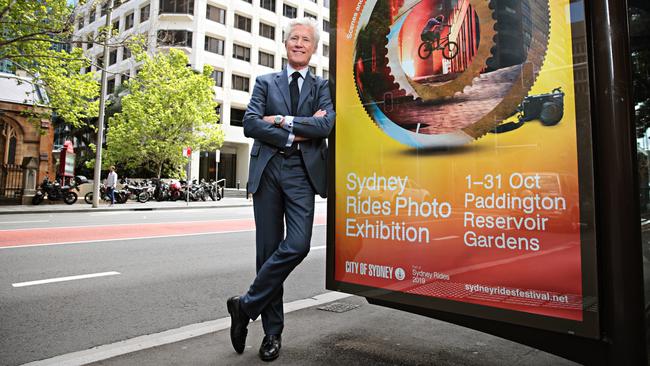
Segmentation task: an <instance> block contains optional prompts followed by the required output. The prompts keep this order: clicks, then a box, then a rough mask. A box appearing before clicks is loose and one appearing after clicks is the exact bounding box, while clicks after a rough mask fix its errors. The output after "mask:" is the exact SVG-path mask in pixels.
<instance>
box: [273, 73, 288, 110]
mask: <svg viewBox="0 0 650 366" xmlns="http://www.w3.org/2000/svg"><path fill="white" fill-rule="evenodd" d="M275 85H276V86H277V87H278V90H280V93H281V94H282V98H283V99H284V104H286V106H287V112H288V113H287V114H290V113H291V96H290V94H289V78H288V77H287V70H286V69H283V70H282V71H280V72H279V73H277V74H275Z"/></svg>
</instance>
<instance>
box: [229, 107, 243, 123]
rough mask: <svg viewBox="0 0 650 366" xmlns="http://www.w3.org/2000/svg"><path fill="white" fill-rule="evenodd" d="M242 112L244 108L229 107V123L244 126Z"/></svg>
mask: <svg viewBox="0 0 650 366" xmlns="http://www.w3.org/2000/svg"><path fill="white" fill-rule="evenodd" d="M244 114H246V110H245V109H239V108H230V125H231V126H238V127H243V126H244Z"/></svg>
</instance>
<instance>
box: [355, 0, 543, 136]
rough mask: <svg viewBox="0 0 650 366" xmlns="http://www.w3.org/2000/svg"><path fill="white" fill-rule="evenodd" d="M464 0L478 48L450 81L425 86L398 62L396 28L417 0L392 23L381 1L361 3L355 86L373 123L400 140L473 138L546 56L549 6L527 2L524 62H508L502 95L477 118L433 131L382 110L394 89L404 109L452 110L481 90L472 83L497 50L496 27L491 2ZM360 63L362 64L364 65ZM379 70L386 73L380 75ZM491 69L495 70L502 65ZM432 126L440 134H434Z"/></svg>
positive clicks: (500, 113) (504, 109)
mask: <svg viewBox="0 0 650 366" xmlns="http://www.w3.org/2000/svg"><path fill="white" fill-rule="evenodd" d="M467 1H468V3H469V4H470V5H472V7H473V11H474V14H475V16H476V17H477V18H478V22H477V23H478V26H479V31H478V34H479V39H478V47H477V52H476V54H475V55H474V56H473V58H472V60H471V62H470V65H469V66H468V67H467V68H466V69H465V70H464V71H462V72H460V73H459V74H458V75H457V76H456V78H455V79H453V80H450V81H447V82H444V83H442V84H437V85H427V84H423V83H420V82H418V81H416V80H413V79H412V78H411V77H409V76H408V75H406V73H405V72H404V70H403V68H402V64H401V57H400V51H399V50H400V43H399V42H400V40H399V38H400V32H401V30H402V26H403V25H404V22H405V20H406V18H407V17H408V15H409V14H410V13H411V11H412V10H413V9H414V7H415V6H416V5H418V4H419V3H420V2H421V0H410V1H409V0H407V1H406V2H405V3H404V5H402V6H401V7H400V9H399V10H398V12H397V14H395V15H394V16H393V18H392V19H393V20H394V21H392V22H391V21H390V19H391V18H390V17H389V18H386V15H387V9H386V7H387V4H386V3H385V2H382V1H377V0H368V1H366V2H365V5H364V7H363V11H362V13H361V16H360V17H359V23H358V28H357V29H356V33H355V37H354V39H355V42H356V44H355V48H354V49H355V51H354V60H355V69H354V77H355V81H356V83H355V87H356V89H357V93H358V95H359V97H360V98H361V101H362V103H363V106H364V109H365V111H366V113H367V114H368V115H369V117H370V118H371V120H372V121H373V122H374V124H375V125H376V126H377V127H379V128H380V129H381V130H383V132H384V133H386V134H388V135H389V136H391V137H392V138H393V139H395V140H397V141H399V142H401V143H403V144H406V145H410V146H413V147H418V148H420V147H427V148H440V147H453V146H461V145H464V144H467V143H470V142H472V141H475V140H476V139H478V138H480V137H482V136H484V135H485V134H487V133H488V132H489V131H491V130H493V129H494V128H495V127H496V126H497V125H499V124H500V123H501V122H503V120H504V119H507V118H508V117H510V116H511V115H512V114H513V113H514V111H515V109H516V108H517V106H518V105H519V104H520V103H521V101H522V100H523V98H525V97H526V95H527V94H528V93H529V91H530V89H531V88H532V86H533V84H534V83H535V81H536V80H537V76H538V75H539V71H540V70H541V68H542V65H543V63H544V60H545V57H546V51H547V47H548V41H549V32H550V8H549V4H548V0H529V1H528V4H529V7H528V9H530V11H529V13H527V16H530V18H531V19H530V21H531V23H532V24H531V26H530V38H529V42H527V44H526V45H525V46H527V49H526V51H525V55H524V60H523V62H522V63H521V64H515V65H513V67H515V66H517V67H518V68H514V69H512V72H511V73H510V76H509V77H508V79H507V84H506V87H505V88H503V89H502V90H503V92H504V96H503V97H502V98H501V99H500V100H498V102H495V104H494V105H490V106H489V107H486V109H485V112H483V111H481V112H480V113H478V114H477V117H475V118H474V117H473V118H472V120H471V121H469V120H468V122H469V124H465V127H461V126H459V127H458V128H446V129H447V130H445V128H443V127H440V128H437V127H433V131H434V132H431V130H429V131H427V130H425V131H424V132H422V131H421V130H420V124H421V123H419V121H418V123H417V128H414V127H413V122H412V121H411V120H412V118H411V120H409V118H407V119H406V120H404V119H401V115H400V114H399V113H397V114H396V113H395V112H390V110H389V109H387V106H388V105H389V104H390V103H392V102H393V100H392V99H391V100H386V99H385V96H386V95H387V94H391V95H393V94H394V91H397V90H400V91H401V92H402V93H404V95H403V96H402V97H400V96H399V95H401V94H399V93H398V94H399V95H398V96H397V97H396V98H398V99H396V100H398V101H397V102H395V105H396V106H399V104H400V103H406V104H404V105H406V107H403V108H410V107H409V106H408V105H410V104H411V103H420V101H422V102H425V103H434V105H436V104H439V103H443V104H445V103H448V104H450V105H454V106H455V107H456V108H457V109H458V108H461V109H463V108H465V110H466V109H467V108H471V107H466V106H463V102H464V101H468V100H471V98H472V97H473V96H474V95H475V93H476V91H477V90H480V88H481V86H478V87H474V86H472V85H473V84H474V82H475V81H476V80H478V78H480V77H481V75H482V74H481V72H483V71H484V70H485V69H486V68H488V67H489V63H490V58H492V57H494V55H493V52H496V51H495V48H496V47H498V45H497V43H496V41H495V39H496V37H497V36H498V31H499V29H500V28H499V24H498V17H497V16H496V11H495V10H494V6H493V4H492V3H493V2H492V1H491V0H467ZM371 18H372V19H371ZM382 40H383V41H382ZM368 41H370V42H372V43H371V45H372V54H371V53H370V52H369V47H367V46H366V47H364V46H362V45H363V44H366V43H365V42H368ZM375 47H376V49H375ZM369 57H371V58H370V59H372V60H373V61H372V63H371V64H372V66H373V71H372V72H371V73H372V74H371V75H368V74H367V73H368V72H369V71H367V70H365V69H367V68H368V67H367V64H370V62H369V61H368V60H369ZM364 63H365V64H364ZM375 64H377V65H378V66H377V69H378V70H374V67H375ZM360 65H361V66H360ZM364 65H366V66H365V68H364ZM382 70H384V71H383V72H385V73H386V74H387V75H384V76H381V72H382ZM494 70H495V71H500V70H501V68H495V69H494ZM504 70H505V69H504ZM377 75H379V76H377ZM515 75H516V76H515ZM391 85H394V86H391ZM470 86H471V88H470V89H469V90H468V89H467V88H468V87H470ZM477 88H478V89H477ZM382 93H384V94H383V95H384V97H382ZM391 98H392V97H391ZM404 98H405V99H404ZM403 100H411V102H410V103H409V102H402V101H403ZM389 102H390V103H389ZM425 105H426V104H425ZM380 106H381V108H380ZM391 118H392V119H394V120H391ZM420 120H421V121H422V124H423V125H424V126H428V125H427V122H428V121H427V120H426V119H424V120H422V119H420ZM395 121H397V122H395ZM409 126H411V127H409ZM434 126H435V125H434ZM436 129H438V130H440V131H442V132H440V133H436V132H435V130H436Z"/></svg>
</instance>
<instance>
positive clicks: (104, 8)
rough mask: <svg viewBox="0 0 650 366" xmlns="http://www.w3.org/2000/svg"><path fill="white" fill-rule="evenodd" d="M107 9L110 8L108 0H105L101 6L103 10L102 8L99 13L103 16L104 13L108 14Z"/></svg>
mask: <svg viewBox="0 0 650 366" xmlns="http://www.w3.org/2000/svg"><path fill="white" fill-rule="evenodd" d="M107 10H108V2H105V3H103V4H102V6H101V10H100V12H99V14H101V15H100V16H102V17H103V16H104V15H106V11H107Z"/></svg>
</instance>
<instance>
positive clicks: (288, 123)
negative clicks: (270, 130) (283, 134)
mask: <svg viewBox="0 0 650 366" xmlns="http://www.w3.org/2000/svg"><path fill="white" fill-rule="evenodd" d="M282 128H283V129H285V130H287V131H289V132H293V116H285V117H284V123H283V124H282Z"/></svg>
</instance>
